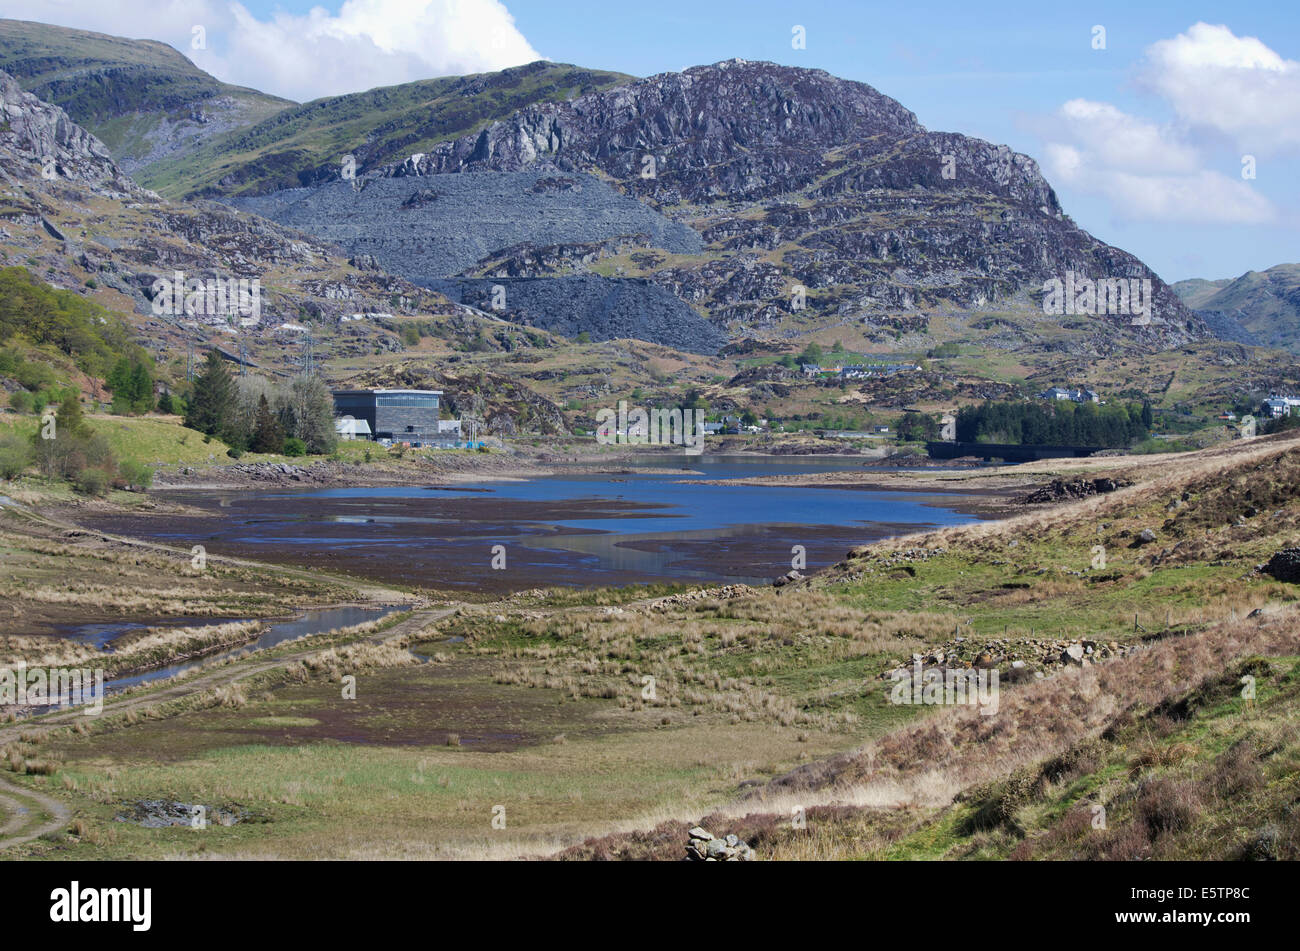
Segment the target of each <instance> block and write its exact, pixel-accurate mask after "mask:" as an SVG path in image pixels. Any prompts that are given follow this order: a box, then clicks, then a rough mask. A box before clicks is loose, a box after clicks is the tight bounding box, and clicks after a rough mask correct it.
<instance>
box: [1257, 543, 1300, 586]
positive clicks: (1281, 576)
mask: <svg viewBox="0 0 1300 951" xmlns="http://www.w3.org/2000/svg"><path fill="white" fill-rule="evenodd" d="M1261 570H1262V571H1263V572H1264V573H1265V574H1266V575H1271V576H1272V577H1274V578H1276V579H1277V580H1278V581H1288V582H1291V583H1296V582H1300V548H1283V549H1282V550H1281V551H1279V552H1275V553H1274V555H1273V557H1272V558H1270V559H1269V560H1268V562H1267V563H1266V564H1265V565H1264V566H1263V567H1262V569H1261Z"/></svg>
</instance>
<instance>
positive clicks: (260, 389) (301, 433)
mask: <svg viewBox="0 0 1300 951" xmlns="http://www.w3.org/2000/svg"><path fill="white" fill-rule="evenodd" d="M185 425H186V426H188V427H189V428H190V429H196V430H198V431H199V432H201V433H204V434H205V435H208V436H214V437H216V438H218V439H220V440H221V441H222V442H224V443H225V444H226V445H227V446H229V447H230V450H231V452H232V454H238V453H243V452H249V451H251V452H271V453H279V452H283V453H287V454H290V455H301V454H303V453H315V454H324V453H331V452H333V451H334V450H335V448H336V445H337V437H336V436H335V432H334V398H333V397H332V396H331V395H330V391H329V388H328V387H326V386H325V384H324V383H322V382H321V380H320V379H319V378H317V377H314V376H308V375H300V376H296V377H294V378H293V379H292V380H290V381H289V382H288V383H276V382H272V381H270V380H267V379H265V378H264V377H260V376H241V377H236V376H233V375H232V374H231V372H230V368H229V367H228V366H227V364H226V361H225V360H223V359H222V358H221V356H220V355H219V354H218V353H217V352H216V351H211V352H209V353H208V356H207V360H206V361H205V363H204V365H203V371H202V372H201V373H200V374H199V375H198V377H197V378H196V379H195V380H194V389H193V391H192V392H191V393H190V396H189V400H188V401H187V403H186V406H185Z"/></svg>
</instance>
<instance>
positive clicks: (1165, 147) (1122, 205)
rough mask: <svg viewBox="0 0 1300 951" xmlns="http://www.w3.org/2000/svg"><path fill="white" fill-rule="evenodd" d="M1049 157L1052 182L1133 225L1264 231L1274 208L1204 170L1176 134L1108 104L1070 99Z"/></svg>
mask: <svg viewBox="0 0 1300 951" xmlns="http://www.w3.org/2000/svg"><path fill="white" fill-rule="evenodd" d="M1053 137H1054V138H1057V139H1066V140H1068V141H1051V142H1048V143H1047V145H1046V147H1045V149H1044V156H1045V164H1046V166H1047V169H1048V171H1049V173H1050V176H1051V177H1052V178H1054V179H1056V180H1057V181H1059V182H1061V183H1062V184H1064V185H1067V186H1070V187H1072V188H1076V189H1078V190H1080V191H1082V192H1086V193H1089V194H1094V195H1100V196H1102V197H1104V198H1106V199H1108V200H1109V203H1110V204H1111V206H1112V208H1113V210H1114V212H1115V214H1116V216H1117V217H1119V218H1122V219H1128V220H1134V221H1166V222H1207V223H1219V224H1225V223H1236V224H1242V223H1244V224H1262V223H1265V222H1269V221H1272V220H1274V218H1275V217H1276V211H1275V209H1274V208H1273V206H1272V205H1271V203H1270V202H1269V201H1268V200H1267V199H1266V198H1264V197H1263V196H1262V195H1260V194H1259V193H1258V192H1256V191H1255V190H1254V189H1253V188H1251V187H1250V186H1249V185H1248V184H1247V183H1246V182H1244V181H1240V180H1236V179H1233V178H1230V177H1229V176H1227V175H1224V174H1223V173H1221V172H1217V171H1213V170H1209V169H1205V168H1202V167H1201V165H1202V163H1201V160H1200V157H1199V155H1198V153H1197V151H1196V150H1195V149H1194V148H1192V147H1191V146H1189V145H1187V144H1186V143H1184V142H1182V141H1180V140H1179V138H1178V137H1177V134H1176V132H1175V131H1174V130H1172V129H1170V128H1167V127H1162V126H1159V125H1156V124H1155V123H1152V122H1148V121H1146V120H1144V119H1141V118H1139V117H1137V116H1132V115H1129V114H1128V113H1125V112H1123V111H1122V110H1120V109H1118V108H1116V107H1115V106H1113V105H1111V104H1110V103H1104V102H1092V101H1089V100H1086V99H1071V100H1070V101H1069V102H1067V103H1065V104H1064V105H1063V106H1061V108H1060V110H1059V112H1058V113H1057V115H1056V117H1055V122H1054V131H1053Z"/></svg>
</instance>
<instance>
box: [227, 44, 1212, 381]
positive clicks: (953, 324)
mask: <svg viewBox="0 0 1300 951" xmlns="http://www.w3.org/2000/svg"><path fill="white" fill-rule="evenodd" d="M264 125H265V124H264ZM318 171H319V170H318V169H315V168H314V167H309V166H303V167H298V168H297V169H296V171H294V170H293V169H287V170H286V174H296V175H298V176H299V177H300V178H301V177H302V176H303V175H307V176H309V177H310V176H313V175H315V174H317V172H318ZM521 173H530V174H532V175H534V176H538V177H537V178H535V179H534V184H536V183H537V182H540V181H542V180H546V181H548V182H555V183H561V184H559V185H557V186H556V189H557V194H556V196H555V201H554V203H553V206H552V208H553V211H554V213H555V214H556V215H558V216H559V217H560V218H562V219H566V220H570V221H578V222H582V227H581V228H578V227H574V228H571V229H568V230H567V231H564V229H558V230H560V231H563V232H564V233H558V234H557V233H555V232H556V230H557V229H552V228H549V222H550V221H551V220H552V219H551V218H550V217H549V216H548V217H546V218H532V219H529V224H530V227H531V229H532V233H531V234H528V235H527V236H526V237H524V238H523V239H522V240H521V239H520V236H519V234H518V233H517V231H509V232H508V231H507V230H505V229H502V228H500V227H499V226H498V223H499V222H500V221H503V220H512V219H517V217H518V216H517V211H518V209H519V208H520V207H523V206H522V205H521V200H522V198H523V196H521V194H520V189H519V188H515V187H514V186H513V185H511V184H510V179H508V178H505V177H503V176H508V175H512V174H514V175H518V174H521ZM332 174H333V175H334V177H335V182H334V183H332V184H330V183H324V184H319V185H315V186H313V188H312V189H311V190H310V192H309V193H305V192H303V191H301V190H292V191H290V192H288V193H286V194H272V195H270V196H263V197H262V199H260V202H261V203H260V204H254V203H252V202H251V201H249V202H248V203H242V202H245V201H247V200H244V199H240V200H237V203H242V205H241V206H242V207H248V208H256V209H257V210H259V212H260V213H263V214H267V215H269V216H270V217H272V218H273V219H275V220H282V221H284V222H286V223H292V224H293V225H294V226H295V227H299V228H301V229H303V230H304V231H307V232H309V233H313V234H330V235H331V236H332V239H333V240H337V241H339V242H340V244H341V245H342V246H343V247H345V248H347V249H348V250H349V251H350V252H351V253H358V252H363V251H364V252H366V253H373V254H374V256H375V258H376V260H377V261H378V262H379V263H380V264H381V266H384V267H387V268H389V269H390V270H392V271H394V272H395V273H399V274H402V275H403V276H405V277H407V278H409V279H411V280H413V281H416V282H419V283H426V284H429V283H431V282H433V281H438V280H446V279H449V278H480V279H498V280H500V279H506V278H509V279H512V280H534V281H541V282H545V281H554V280H555V279H557V278H562V277H572V276H584V275H594V276H596V277H600V278H605V279H611V280H623V281H632V280H640V281H642V282H644V283H645V284H646V285H650V284H652V285H657V286H658V287H661V288H664V289H666V290H668V291H670V292H671V293H672V294H673V295H674V296H675V297H677V298H678V299H679V300H681V301H683V302H684V303H685V304H687V305H688V306H689V307H691V308H692V309H694V310H695V311H696V312H697V313H698V314H699V315H700V316H702V317H704V318H706V319H707V320H708V321H709V322H710V323H711V324H712V325H713V326H714V327H715V328H716V329H717V330H718V331H719V332H721V333H723V334H725V335H726V336H727V337H728V338H730V339H739V338H744V337H754V338H760V339H763V340H767V341H769V342H780V341H784V340H792V339H796V338H799V337H803V336H807V335H810V334H816V333H819V332H824V331H827V330H828V329H837V332H840V333H841V334H842V335H843V336H845V337H847V338H848V339H846V340H845V344H846V345H847V346H854V345H860V346H862V347H882V346H902V345H906V346H913V347H921V348H925V347H929V346H933V345H934V344H936V343H939V342H941V341H943V340H945V339H960V340H967V341H970V342H972V343H975V344H977V345H981V346H982V345H990V346H995V347H999V348H1003V349H1006V348H1025V349H1030V350H1037V351H1040V352H1042V351H1055V352H1066V353H1070V354H1075V355H1081V356H1099V355H1104V354H1108V353H1113V352H1118V351H1119V350H1123V349H1126V348H1135V349H1137V350H1139V351H1150V350H1153V349H1167V348H1170V347H1174V346H1178V345H1181V344H1185V343H1188V342H1191V341H1194V340H1197V339H1201V338H1207V337H1209V336H1211V334H1210V331H1209V329H1208V328H1207V326H1206V325H1205V323H1204V322H1203V321H1202V320H1201V319H1199V318H1198V317H1197V316H1196V315H1195V314H1193V313H1192V312H1191V311H1190V310H1189V309H1188V308H1187V307H1185V306H1184V305H1183V303H1182V302H1181V301H1180V300H1179V299H1178V297H1177V295H1175V294H1174V293H1173V292H1172V291H1171V290H1170V289H1169V288H1168V287H1167V286H1166V285H1165V284H1164V283H1163V282H1162V281H1160V279H1159V278H1158V277H1157V276H1156V275H1155V274H1153V273H1152V272H1151V271H1150V269H1149V268H1147V267H1146V266H1145V265H1144V264H1143V263H1142V262H1141V261H1139V260H1138V259H1137V258H1135V257H1134V256H1133V255H1131V254H1128V253H1126V252H1124V251H1122V250H1120V249H1118V248H1114V247H1110V246H1108V245H1106V244H1104V243H1102V242H1100V241H1098V240H1096V239H1095V238H1093V237H1092V236H1091V235H1089V234H1087V233H1086V232H1084V231H1082V230H1081V229H1080V228H1078V227H1077V226H1076V225H1075V224H1074V223H1073V222H1072V221H1071V220H1070V219H1069V218H1068V217H1067V216H1066V215H1065V214H1064V212H1063V211H1062V209H1061V207H1060V204H1059V202H1058V201H1057V198H1056V195H1055V193H1054V192H1053V190H1052V188H1051V186H1050V185H1049V184H1048V183H1047V182H1046V181H1045V180H1044V179H1043V177H1042V175H1041V174H1040V172H1039V169H1038V166H1037V164H1036V163H1035V162H1034V161H1033V160H1032V159H1031V158H1029V157H1027V156H1024V155H1020V154H1017V153H1014V152H1012V151H1011V150H1010V149H1008V148H1007V147H1005V146H996V145H992V144H990V143H987V142H983V141H980V140H978V139H973V138H969V137H967V136H963V135H957V134H951V133H937V132H929V131H927V130H926V129H925V128H924V127H922V126H921V125H920V124H919V123H918V122H917V121H916V117H915V116H914V115H913V114H912V113H911V112H909V111H908V110H907V109H905V108H904V107H903V106H902V105H900V104H899V103H898V102H896V101H894V100H893V99H890V98H889V97H887V96H884V95H882V94H881V93H879V92H878V91H876V90H875V89H873V88H871V87H870V86H867V85H865V84H863V83H857V82H850V81H847V80H843V79H838V78H836V77H834V76H831V75H829V74H828V73H825V72H823V71H820V70H807V69H795V68H791V67H785V66H778V65H775V64H772V63H752V62H746V61H743V60H730V61H727V62H723V63H718V64H715V65H712V66H702V67H695V68H692V69H688V70H686V71H684V72H681V73H665V74H662V75H659V76H654V77H650V78H649V79H643V80H635V81H630V82H627V83H624V84H622V85H618V86H615V87H613V88H610V89H604V90H598V91H593V92H589V93H587V94H585V95H580V96H577V97H575V98H572V99H568V98H564V99H559V100H548V101H542V102H535V103H531V104H529V105H526V106H524V107H523V108H520V109H518V110H516V111H514V112H512V113H511V114H509V115H508V116H506V117H504V118H500V119H497V120H495V121H492V122H489V123H487V124H485V125H483V126H482V127H481V128H478V129H476V130H474V131H470V132H468V133H466V134H463V135H460V136H458V137H455V138H449V139H447V140H445V141H442V142H439V143H436V144H433V145H431V146H428V147H424V146H422V147H421V150H420V151H419V152H415V153H413V154H411V155H409V156H406V157H404V159H403V160H402V161H393V162H390V163H388V164H386V165H383V166H382V167H373V169H372V170H371V171H369V172H365V173H363V174H362V176H361V179H360V181H359V182H357V183H351V182H343V181H341V180H340V176H339V171H338V170H337V169H335V170H334V171H333V173H332ZM385 180H387V181H385ZM593 180H598V181H599V182H603V183H604V185H605V186H606V187H608V188H612V189H615V190H617V191H619V192H621V193H622V194H624V195H626V196H629V197H631V198H633V199H635V200H636V201H637V202H639V203H640V204H641V205H643V206H645V207H646V208H648V209H650V210H651V211H653V212H654V213H655V214H656V215H658V216H661V217H662V218H664V219H666V220H668V221H670V222H677V223H680V224H683V225H685V226H687V227H689V229H690V230H691V231H693V232H694V233H695V234H696V235H698V237H699V240H700V246H699V248H698V249H689V248H683V247H682V246H680V245H674V244H671V243H669V242H667V241H665V240H664V235H666V234H668V233H669V232H668V230H667V229H665V228H663V227H653V226H652V227H648V228H647V227H643V226H641V225H640V224H636V223H633V222H630V221H627V220H625V219H623V218H620V217H618V216H610V217H608V218H605V219H601V220H596V221H586V220H584V206H585V203H586V202H587V201H588V199H589V198H590V194H591V192H592V190H593V189H594V187H595V186H594V185H592V184H591V183H592V182H593ZM565 181H568V182H569V183H570V184H569V185H567V186H565V185H563V184H562V183H564V182H565ZM452 182H455V183H456V184H455V185H452V184H450V183H452ZM573 185H579V186H581V187H580V188H575V187H573ZM354 186H355V187H354ZM527 187H531V186H527V185H525V186H524V189H525V190H526V188H527ZM227 188H228V196H234V195H236V194H237V193H238V191H239V188H240V186H239V184H238V183H232V185H230V186H227ZM349 189H352V190H354V191H355V196H353V197H349V196H348V194H347V192H348V190H349ZM452 191H456V192H458V193H461V194H460V197H459V198H458V199H457V201H456V202H449V203H448V207H449V208H454V207H458V206H459V203H460V202H463V201H466V200H468V201H469V202H470V203H471V204H473V205H474V206H475V207H476V208H477V209H478V213H477V214H475V215H471V216H464V215H455V214H448V215H440V214H439V212H438V206H437V201H439V200H443V198H442V196H443V195H444V193H450V192H452ZM467 191H468V192H472V194H471V195H470V196H469V198H468V199H467V198H466V197H465V194H464V193H465V192H467ZM368 192H369V197H368ZM402 196H405V197H402ZM421 196H424V197H423V198H422V197H421ZM430 196H431V197H430ZM370 198H373V201H370ZM347 202H350V205H347V206H346V209H345V213H346V216H347V218H346V221H341V220H340V213H341V209H344V204H341V203H347ZM394 202H396V203H397V204H398V206H399V207H402V206H406V207H410V206H415V207H420V206H421V205H424V206H427V207H426V209H425V213H426V214H427V215H429V216H430V219H431V220H435V221H436V222H437V224H436V229H435V230H434V231H433V232H431V233H430V240H427V241H424V242H423V245H424V247H423V250H422V249H421V247H420V245H421V240H420V239H421V237H422V236H423V235H424V234H425V231H424V230H422V229H415V233H408V229H405V228H401V229H394V228H393V227H392V223H393V221H394V220H402V215H401V214H396V213H394V211H393V204H394ZM408 202H409V203H410V206H408V205H407V203H408ZM345 232H346V233H345ZM403 241H404V242H405V245H404V246H403V247H402V248H401V249H400V250H399V249H395V248H394V247H393V244H394V243H395V242H403ZM506 241H510V242H512V243H511V244H510V245H509V246H506V245H505V244H504V242H506ZM448 245H451V246H455V247H458V248H459V249H460V251H461V252H464V251H470V250H472V251H473V252H474V253H476V254H478V253H481V252H484V251H487V252H488V253H485V254H483V255H482V257H480V258H479V260H478V261H477V262H475V263H474V264H473V265H472V266H468V267H466V266H465V263H466V262H465V259H464V255H463V254H461V256H460V259H458V260H455V261H450V262H449V260H448V258H447V254H446V252H445V250H444V249H445V247H446V246H448ZM1071 271H1073V272H1075V273H1076V274H1082V275H1089V276H1091V277H1094V278H1099V277H1115V278H1132V279H1148V280H1150V281H1151V286H1152V289H1153V293H1154V299H1155V307H1154V318H1153V320H1152V321H1151V322H1150V323H1149V324H1146V325H1143V324H1141V323H1140V322H1139V323H1137V324H1135V323H1134V321H1133V319H1132V318H1131V316H1126V315H1112V316H1097V317H1092V316H1078V317H1069V316H1067V317H1064V318H1060V317H1050V318H1047V319H1044V314H1043V310H1042V307H1041V301H1042V296H1043V292H1042V287H1043V284H1044V282H1046V281H1048V280H1051V279H1053V278H1056V279H1060V280H1065V279H1066V276H1067V272H1071ZM799 287H802V288H804V289H805V291H806V292H805V294H804V295H803V297H802V298H800V297H799V294H798V290H797V289H798V288H799ZM629 293H630V292H629ZM528 297H529V300H530V301H532V302H533V304H532V307H533V309H532V310H531V311H517V312H516V311H511V310H510V309H509V308H507V310H506V312H505V316H507V317H510V318H511V319H515V320H521V321H526V322H530V323H535V324H537V325H538V326H549V327H558V326H560V324H561V323H562V322H563V320H564V318H565V313H566V308H567V297H566V294H565V292H564V288H563V286H562V285H556V286H554V287H552V288H550V289H548V288H547V285H545V284H539V285H538V288H537V289H536V290H535V291H533V292H532V293H530V294H529V295H528ZM538 301H544V302H545V303H544V304H542V305H540V306H541V310H540V311H539V310H538V306H539V305H538V304H537V302H538ZM613 333H614V328H608V329H607V330H606V332H604V333H603V334H601V335H600V336H612V335H613ZM598 338H599V337H598ZM659 342H663V343H672V345H674V346H678V347H681V346H682V345H683V342H682V341H676V342H673V341H667V340H662V339H660V340H659Z"/></svg>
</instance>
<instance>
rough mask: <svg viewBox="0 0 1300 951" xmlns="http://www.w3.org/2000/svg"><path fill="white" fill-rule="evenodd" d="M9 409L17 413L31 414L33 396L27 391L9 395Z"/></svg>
mask: <svg viewBox="0 0 1300 951" xmlns="http://www.w3.org/2000/svg"><path fill="white" fill-rule="evenodd" d="M9 407H10V408H11V409H12V410H13V411H14V412H15V413H30V412H31V411H32V394H30V393H28V392H27V391H26V390H19V391H18V392H17V393H11V394H9Z"/></svg>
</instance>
